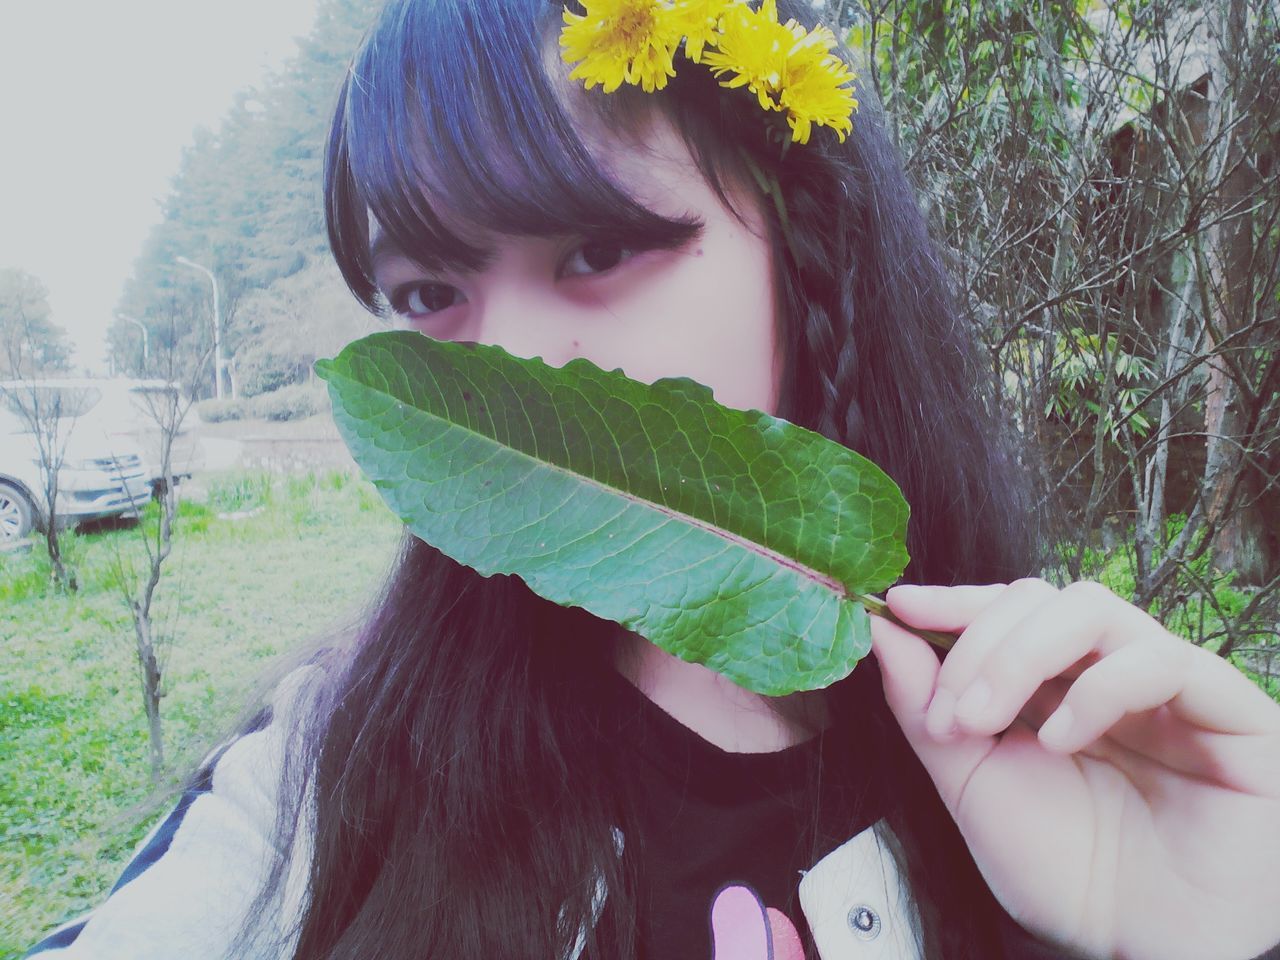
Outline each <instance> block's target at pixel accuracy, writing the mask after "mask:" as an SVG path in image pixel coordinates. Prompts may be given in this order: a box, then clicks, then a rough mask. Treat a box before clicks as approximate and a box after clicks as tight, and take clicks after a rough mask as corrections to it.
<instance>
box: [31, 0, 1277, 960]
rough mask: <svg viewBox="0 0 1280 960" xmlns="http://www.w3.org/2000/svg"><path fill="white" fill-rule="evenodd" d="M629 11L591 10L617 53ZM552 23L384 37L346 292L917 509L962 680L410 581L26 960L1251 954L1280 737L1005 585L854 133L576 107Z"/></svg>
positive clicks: (492, 23)
mask: <svg viewBox="0 0 1280 960" xmlns="http://www.w3.org/2000/svg"><path fill="white" fill-rule="evenodd" d="M649 6H650V7H652V6H653V5H649ZM703 6H706V7H709V5H705V4H704V5H703ZM644 7H645V5H644V4H641V3H627V2H625V0H611V4H610V7H609V10H610V15H612V16H613V17H615V20H614V21H612V22H614V23H617V24H624V25H626V24H633V21H629V20H625V19H623V18H625V17H628V16H631V17H633V18H634V17H638V16H640V15H642V14H644V9H643V8H644ZM780 7H781V10H780V16H781V18H782V19H784V20H785V19H786V18H788V17H794V18H796V19H797V20H798V21H799V22H800V25H801V26H802V27H811V26H812V25H813V24H812V20H811V9H810V7H809V6H808V5H807V4H804V3H801V2H799V0H796V2H789V0H783V2H781V3H780ZM664 9H665V8H664ZM681 9H682V10H683V9H686V7H681ZM750 9H752V10H753V11H760V10H764V9H765V7H764V6H758V5H756V4H754V3H753V4H751V6H750ZM636 11H639V13H637V12H636ZM597 12H598V11H597ZM650 12H651V11H650ZM570 19H571V20H572V19H573V18H572V17H571V18H570ZM575 22H577V21H575ZM634 22H638V21H634ZM562 23H563V8H562V7H561V6H560V5H559V4H556V3H550V4H548V3H546V2H545V0H395V2H392V3H390V4H389V5H388V6H387V8H386V9H385V10H384V11H383V12H382V14H381V15H380V17H379V19H378V22H377V24H376V25H375V26H374V28H373V30H372V31H371V33H370V34H369V36H368V38H367V40H366V42H365V43H364V45H363V47H362V48H361V50H360V52H359V53H358V55H357V56H356V58H355V61H354V64H353V66H352V69H351V71H350V74H349V77H348V79H347V82H346V84H345V87H344V89H343V91H342V94H341V97H340V100H339V103H338V108H337V112H336V116H335V121H334V125H333V129H332V134H331V139H330V145H329V162H328V166H327V174H326V184H325V190H326V211H327V216H328V224H329V232H330V237H331V240H332V246H333V250H334V253H335V255H336V257H337V260H338V263H339V265H340V267H341V269H342V271H343V273H344V275H345V276H346V278H347V280H348V282H349V284H350V285H351V287H352V289H353V291H354V292H355V293H356V295H357V296H358V297H359V298H360V299H361V300H362V301H363V302H364V303H365V304H366V305H368V306H369V307H370V308H371V309H375V310H379V311H382V312H385V313H387V314H389V315H391V316H394V318H395V319H396V321H397V322H399V323H402V324H406V325H408V326H410V327H412V328H413V329H416V330H419V331H421V332H423V333H425V334H428V335H430V336H432V337H437V338H441V339H453V340H460V341H472V342H484V343H493V344H500V345H502V346H503V347H505V348H506V349H507V350H509V351H510V352H512V353H513V354H516V355H519V356H525V357H532V356H541V357H542V358H543V359H544V360H546V361H547V362H549V363H551V364H553V365H560V364H562V363H564V362H566V361H568V360H569V359H572V358H574V357H587V358H589V359H590V360H592V361H593V362H595V363H596V364H597V365H599V366H601V367H603V368H606V369H611V368H613V367H622V368H623V369H624V370H625V372H626V373H627V374H628V375H630V376H632V377H634V378H636V379H640V380H645V381H652V380H654V379H656V378H658V377H662V376H689V377H692V378H694V379H696V380H698V381H700V382H702V383H705V384H707V385H708V386H710V387H712V388H713V390H714V391H715V395H716V398H717V400H719V401H720V402H721V403H724V404H726V405H729V406H735V407H741V408H757V409H761V410H765V411H768V412H771V413H773V414H775V415H777V416H780V417H783V418H785V419H788V420H790V421H792V422H795V423H799V424H801V425H803V426H806V427H809V428H811V429H813V430H817V431H820V432H821V433H823V434H825V435H826V436H828V437H830V438H832V439H834V440H837V441H840V442H842V443H845V444H848V445H850V446H852V447H854V448H856V449H858V450H859V451H861V452H863V453H865V454H866V455H868V456H869V457H871V458H872V459H873V460H875V461H876V462H877V463H879V464H880V465H881V466H882V467H883V468H884V469H885V470H887V472H888V473H889V474H890V475H892V476H893V477H894V478H895V479H896V480H897V481H898V483H899V485H900V486H901V487H902V489H903V491H904V493H905V495H906V497H907V499H908V501H909V502H910V503H911V505H912V525H911V528H910V531H909V546H910V552H911V555H912V557H913V558H914V559H913V561H912V564H911V566H910V568H909V569H908V571H907V576H906V580H907V581H909V582H910V583H913V584H917V585H915V586H908V585H903V586H899V587H896V588H894V589H892V590H890V591H889V593H888V602H889V604H890V607H891V608H892V610H893V611H894V612H895V613H896V614H897V616H898V617H900V618H901V619H902V620H903V621H905V622H906V623H907V624H910V625H913V626H915V627H919V628H930V629H938V630H945V631H951V632H953V633H956V634H959V639H958V641H957V642H956V645H955V647H954V648H953V649H952V651H951V652H950V653H949V654H948V655H947V657H946V659H945V661H944V662H942V663H939V659H938V657H937V656H936V655H935V654H934V653H933V652H932V650H931V648H929V647H928V646H927V645H926V644H925V643H924V642H923V641H922V640H919V639H918V638H917V637H916V636H914V635H913V634H911V633H909V632H907V631H905V630H903V629H900V628H898V627H895V626H893V625H891V624H889V623H888V622H886V621H883V620H877V621H875V622H874V657H869V658H867V659H866V660H865V661H864V662H863V663H861V664H860V665H858V667H857V668H856V669H855V670H854V671H853V673H852V674H851V675H850V676H849V677H847V678H846V679H845V680H842V681H839V682H837V683H836V684H834V685H832V686H831V687H829V688H828V689H825V690H822V691H815V692H810V693H805V694H799V695H793V696H790V697H784V698H777V699H770V698H765V697H761V696H758V695H755V694H752V693H749V692H747V691H745V690H743V689H740V688H737V687H735V686H734V685H732V684H731V683H729V682H728V681H726V680H724V679H723V678H722V677H720V676H718V675H717V674H714V673H712V672H710V671H709V670H707V669H706V668H705V667H702V666H701V665H699V664H696V663H687V662H684V661H682V660H678V659H676V658H674V657H672V656H670V655H669V654H666V653H665V652H663V651H661V650H659V649H658V648H657V647H655V646H653V645H651V644H649V643H647V642H646V641H645V640H643V639H642V638H640V637H638V636H636V635H634V634H631V633H628V632H627V631H625V630H623V629H621V628H620V627H617V626H616V625H613V624H609V623H605V622H603V621H600V620H597V619H596V618H594V617H591V616H589V615H587V614H585V613H583V612H582V611H580V610H574V609H567V608H561V607H558V606H556V605H554V604H551V603H548V602H546V601H543V600H541V599H539V598H538V597H536V596H534V595H533V594H532V593H531V592H530V591H529V590H528V589H527V588H526V587H525V586H524V585H523V583H522V582H521V581H520V580H518V579H517V578H514V577H500V576H499V577H493V578H487V579H486V578H483V577H480V576H478V575H477V574H475V573H474V572H472V571H470V570H468V569H466V568H462V567H460V566H459V565H457V564H455V563H454V562H452V561H451V560H449V559H448V558H446V557H444V556H443V555H442V554H440V553H439V552H437V551H436V550H434V549H433V548H432V547H431V546H429V545H427V544H426V543H423V542H421V541H418V540H416V539H413V538H407V539H406V542H405V546H404V550H403V555H402V558H401V561H400V564H399V567H398V569H397V571H396V572H395V574H394V576H393V577H392V578H391V580H390V582H389V584H388V585H387V587H386V589H385V592H384V594H383V595H382V597H381V599H380V601H379V602H378V604H377V605H376V608H375V609H374V610H373V612H372V613H371V615H370V616H369V618H368V620H367V622H366V623H365V625H364V627H363V629H362V630H360V631H359V634H358V636H356V637H354V638H352V640H351V641H350V642H349V643H344V644H340V645H337V646H334V647H332V648H328V649H325V650H323V651H320V652H319V653H317V654H316V655H315V656H314V657H313V658H312V661H311V663H310V665H309V666H307V667H305V668H301V669H299V670H298V671H295V672H294V673H292V674H290V676H289V678H288V679H287V681H286V682H285V683H283V684H282V685H281V687H280V688H279V690H278V691H277V693H276V696H275V699H274V704H273V708H272V710H270V711H267V712H265V713H264V714H262V715H261V716H260V717H259V718H258V719H257V721H256V722H255V723H253V724H251V725H250V726H249V727H248V728H246V730H245V731H243V732H242V735H241V736H239V737H238V738H237V739H235V740H234V741H233V742H231V743H230V745H229V746H227V747H226V748H224V750H222V751H220V752H219V753H217V754H215V755H214V756H213V757H211V758H210V760H209V761H208V762H207V763H206V764H205V765H204V767H203V769H202V770H201V772H200V774H199V775H198V776H197V778H196V780H195V781H194V782H193V784H192V787H191V790H189V791H188V793H187V794H186V795H185V796H184V798H183V800H182V802H181V803H180V805H179V807H178V808H177V809H176V810H175V811H174V813H173V814H172V815H171V816H170V817H169V818H168V819H167V820H166V821H165V823H163V824H161V825H160V826H159V827H158V828H157V829H156V831H155V832H154V834H153V835H152V836H151V837H150V838H148V841H147V842H146V843H145V844H144V847H143V849H142V851H141V853H140V854H139V856H138V858H137V860H135V862H134V863H133V864H132V865H131V866H130V867H129V870H128V871H127V872H126V874H125V876H124V877H123V878H122V880H121V882H120V884H118V885H117V887H116V889H115V890H114V891H113V893H112V895H111V896H110V897H109V898H108V899H107V900H106V901H105V903H104V904H103V905H102V906H100V907H99V908H98V909H97V910H96V911H94V912H93V913H92V914H90V915H89V916H88V917H87V918H84V919H82V920H80V921H77V922H76V923H74V924H71V925H69V926H68V927H66V928H64V929H63V930H60V931H58V932H56V933H55V934H54V935H53V936H52V937H51V938H50V939H49V940H48V941H46V943H45V944H44V945H42V947H41V948H38V949H37V951H36V955H37V956H40V957H42V958H52V957H59V958H73V957H117V956H118V957H130V958H133V960H137V958H148V957H176V956H182V957H188V958H193V957H210V958H212V957H219V956H237V957H238V956H252V957H258V956H263V957H297V958H333V960H336V958H370V957H395V958H403V957H432V958H461V957H502V958H526V957H527V958H530V960H532V958H538V960H548V958H562V957H565V958H569V957H591V958H598V960H606V958H607V960H615V958H617V960H621V958H632V957H646V958H655V960H656V958H675V957H679V958H686V957H689V958H708V960H709V958H711V957H715V958H718V960H739V958H741V960H756V958H758V960H766V958H771V957H772V958H779V960H782V958H785V960H800V958H802V957H808V958H818V957H820V958H822V960H845V958H858V957H883V958H916V957H928V958H946V960H952V958H964V957H972V958H999V957H1009V958H1028V957H1041V958H1043V957H1067V956H1083V957H1124V958H1132V960H1139V958H1152V960H1178V958H1186V960H1215V958H1220V960H1246V958H1252V957H1257V956H1259V955H1262V954H1263V953H1264V951H1267V950H1268V949H1269V948H1273V947H1274V945H1275V944H1276V943H1277V941H1280V909H1277V907H1280V869H1277V867H1276V863H1277V861H1278V859H1280V707H1277V705H1276V704H1274V703H1273V702H1271V701H1270V700H1269V699H1268V698H1267V697H1266V696H1265V695H1263V694H1262V693H1261V692H1260V691H1259V690H1257V689H1256V688H1255V687H1254V686H1253V685H1252V684H1251V683H1250V682H1249V681H1248V680H1247V679H1246V678H1244V677H1242V676H1241V675H1240V674H1239V673H1237V672H1236V671H1235V670H1234V669H1232V668H1231V667H1230V666H1229V665H1227V664H1225V663H1223V662H1221V661H1219V660H1218V659H1217V658H1215V657H1213V656H1211V655H1209V654H1207V653H1205V652H1203V651H1201V650H1198V649H1196V648H1193V647H1191V646H1189V645H1187V644H1184V643H1183V642H1181V641H1179V640H1177V639H1175V638H1173V637H1172V636H1171V635H1170V634H1169V633H1167V632H1166V631H1165V630H1164V629H1163V628H1162V627H1161V626H1160V625H1159V624H1158V623H1156V622H1155V621H1154V620H1152V619H1151V618H1150V617H1148V616H1147V615H1146V614H1145V613H1142V612H1141V611H1139V610H1137V609H1135V608H1134V607H1132V606H1130V605H1128V604H1126V603H1125V602H1123V601H1121V600H1119V599H1117V598H1116V597H1115V596H1113V595H1112V594H1110V593H1109V592H1108V591H1106V590H1105V589H1103V588H1101V587H1099V586H1096V585H1091V584H1074V585H1071V586H1068V587H1067V588H1065V589H1062V590H1059V589H1057V588H1055V587H1053V586H1051V585H1049V584H1048V583H1045V582H1043V581H1041V580H1036V579H1027V578H1028V577H1029V576H1030V575H1031V574H1033V573H1034V572H1035V570H1036V559H1037V553H1036V544H1035V542H1034V538H1033V536H1032V532H1033V531H1034V529H1035V524H1034V522H1033V520H1032V518H1031V515H1030V506H1029V504H1030V498H1029V497H1028V496H1027V494H1026V492H1025V491H1024V490H1023V489H1022V485H1021V484H1022V481H1021V478H1022V477H1023V476H1024V475H1025V471H1023V470H1021V469H1020V468H1019V467H1018V465H1017V463H1015V462H1014V461H1013V459H1012V458H1011V457H1010V456H1008V455H1007V453H1006V450H1005V446H1004V444H1003V443H1002V442H1000V439H999V438H1000V436H1001V432H1002V427H1001V425H999V424H998V423H997V422H995V421H994V420H993V419H992V418H991V416H990V415H989V413H988V410H987V407H986V405H985V403H984V394H983V391H982V390H981V389H980V388H978V387H975V384H981V382H982V375H981V371H982V370H983V369H984V368H983V365H982V363H981V362H980V360H979V359H978V357H977V356H976V350H975V344H974V341H973V338H972V334H971V333H970V331H968V330H967V329H966V328H965V327H964V325H963V324H962V323H961V322H960V321H959V319H958V318H957V316H956V313H955V310H954V308H953V306H952V304H951V302H950V300H949V298H948V295H947V280H946V277H945V275H944V271H943V268H942V264H941V259H940V257H939V255H938V253H937V252H936V250H935V249H934V247H933V246H932V245H931V243H930V241H929V239H928V237H927V235H926V230H925V226H924V224H923V222H922V219H921V216H920V214H919V213H918V211H917V207H916V204H915V201H914V199H913V196H912V193H911V190H910V189H909V187H908V184H907V183H906V180H905V178H904V175H903V173H902V170H901V168H900V163H899V160H898V158H897V156H896V154H895V152H894V150H893V148H892V146H891V144H890V141H889V139H888V137H887V136H886V134H885V131H884V128H883V120H882V118H880V117H879V116H877V115H876V114H875V113H874V105H872V104H869V103H866V102H865V100H866V99H867V97H866V92H865V91H860V93H861V94H862V97H863V100H864V103H863V105H862V107H861V109H860V110H859V112H857V113H856V114H854V115H853V116H852V119H851V130H848V131H847V136H843V139H842V134H844V133H846V131H845V130H844V129H841V128H839V126H838V125H833V126H835V127H836V128H835V129H827V128H824V127H822V126H819V127H816V128H815V129H813V130H812V131H811V135H810V136H809V137H808V141H807V142H803V143H802V142H795V143H792V144H790V145H789V147H788V148H787V149H786V150H785V151H783V150H782V149H780V145H779V143H778V142H777V140H776V138H774V137H771V136H769V135H768V134H767V132H766V131H767V130H768V126H769V123H770V122H772V121H774V120H776V119H777V118H776V117H769V116H767V111H765V110H763V109H762V102H761V97H760V96H758V95H753V94H756V93H758V91H754V90H743V89H733V88H727V87H725V86H722V85H721V83H720V82H719V81H720V80H721V79H724V78H725V76H724V73H723V72H722V74H721V76H719V77H717V76H716V75H715V74H714V73H713V72H712V70H711V69H709V68H708V64H709V63H710V60H709V59H708V62H707V63H700V64H694V63H692V62H691V61H690V60H688V59H685V58H677V59H676V60H675V61H674V63H675V70H674V73H675V75H674V76H671V75H670V71H668V70H667V69H666V68H665V65H664V62H663V61H662V57H661V56H660V55H657V56H656V59H651V60H650V61H647V65H645V66H643V70H641V69H640V68H637V70H636V71H635V72H634V73H632V74H631V75H630V76H629V77H623V79H641V80H646V81H647V82H648V83H647V85H649V86H654V87H660V88H661V89H656V90H653V91H646V90H644V89H642V87H643V86H645V85H646V84H645V83H640V84H638V85H636V84H629V83H622V84H610V83H608V82H607V78H606V79H604V80H599V82H598V83H595V84H593V86H592V88H591V89H587V88H586V87H585V86H584V85H583V84H582V83H581V82H579V80H578V78H577V77H573V78H571V77H569V75H568V74H569V71H570V68H569V67H568V66H567V65H566V64H565V63H564V62H563V61H562V59H561V57H560V55H559V50H558V42H557V41H558V36H559V32H560V30H561V28H562ZM651 52H652V51H651ZM687 52H688V51H686V53H687ZM660 53H661V51H659V54H660ZM644 71H648V72H644ZM588 73H589V71H588ZM623 73H627V69H624V70H623ZM641 73H644V76H643V77H641V76H640V74H641ZM581 75H582V74H581V73H579V76H581ZM588 79H590V76H588ZM615 86H616V89H611V87H615ZM606 91H607V92H606ZM799 139H801V138H800V136H799V134H798V132H797V140H799ZM770 185H772V186H770ZM766 187H768V188H769V191H770V192H768V193H767V192H766V190H765V188H766ZM774 193H776V197H775V196H774V195H773V194H774ZM778 201H780V202H778ZM784 212H785V217H786V222H785V224H784V222H783V220H782V216H783V214H784ZM924 585H928V586H924ZM1266 955H1267V956H1270V957H1280V947H1276V948H1275V949H1273V950H1272V952H1271V953H1269V954H1266Z"/></svg>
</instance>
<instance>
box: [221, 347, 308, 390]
mask: <svg viewBox="0 0 1280 960" xmlns="http://www.w3.org/2000/svg"><path fill="white" fill-rule="evenodd" d="M308 369H309V365H308V364H307V362H306V361H305V360H299V359H298V358H297V357H291V356H288V355H286V354H283V353H278V352H276V351H274V350H272V349H270V348H269V347H265V346H262V345H260V344H258V345H252V346H249V347H246V348H242V349H241V350H239V351H238V352H237V353H236V373H237V374H238V376H239V381H238V382H239V385H240V391H241V392H242V393H243V394H244V395H245V396H246V397H256V396H259V395H261V394H265V393H271V392H273V391H276V390H279V389H280V388H282V387H285V386H288V385H289V384H293V383H298V382H299V381H301V380H305V379H306V377H307V371H308Z"/></svg>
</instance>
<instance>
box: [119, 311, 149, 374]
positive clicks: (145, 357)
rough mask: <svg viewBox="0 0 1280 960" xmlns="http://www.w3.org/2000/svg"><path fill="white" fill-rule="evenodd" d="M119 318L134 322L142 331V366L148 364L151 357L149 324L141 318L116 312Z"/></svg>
mask: <svg viewBox="0 0 1280 960" xmlns="http://www.w3.org/2000/svg"><path fill="white" fill-rule="evenodd" d="M116 319H117V320H124V321H125V322H126V323H132V324H133V325H134V326H135V327H137V328H138V329H139V330H141V331H142V366H143V367H146V366H147V361H149V360H150V359H151V347H150V345H149V344H150V340H151V338H150V336H149V335H148V333H147V325H146V324H145V323H143V322H142V321H141V320H135V319H133V317H126V316H125V315H124V314H123V313H117V314H116Z"/></svg>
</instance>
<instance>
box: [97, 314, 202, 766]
mask: <svg viewBox="0 0 1280 960" xmlns="http://www.w3.org/2000/svg"><path fill="white" fill-rule="evenodd" d="M173 317H174V315H172V314H171V315H170V321H169V330H168V331H166V332H167V336H163V337H161V338H160V344H161V346H160V348H159V349H158V350H155V351H151V352H150V354H149V357H148V363H147V366H146V367H145V368H144V369H143V370H142V373H143V375H144V376H146V377H148V378H150V380H151V382H152V383H153V384H156V385H158V387H159V388H158V389H152V390H148V391H146V392H145V393H142V394H140V395H139V398H138V402H139V403H140V404H141V405H142V407H143V410H142V413H143V416H144V420H145V421H146V423H147V426H148V427H149V428H151V429H153V430H154V431H155V432H156V434H157V437H158V440H159V449H158V456H159V461H160V462H159V469H160V473H159V476H160V480H159V483H158V484H157V485H156V488H155V496H154V498H153V507H152V509H150V510H148V511H147V512H146V513H144V514H143V516H142V517H141V518H140V520H139V523H138V525H137V527H136V528H135V529H136V531H137V537H136V540H135V543H134V546H133V548H132V549H130V546H129V545H128V544H127V543H126V542H125V541H124V540H123V539H117V540H115V541H114V547H115V553H114V556H113V558H112V578H113V580H114V582H115V587H116V589H117V590H118V592H119V594H120V597H121V599H122V600H123V601H124V604H125V606H127V607H128V609H129V616H130V620H131V621H132V624H133V644H132V649H133V653H134V660H135V664H136V666H137V669H138V680H139V689H140V693H141V694H142V704H143V709H144V711H145V713H146V717H147V732H148V737H149V739H150V758H151V779H152V780H153V781H154V782H157V783H158V782H159V781H160V778H161V776H162V775H163V772H164V731H163V726H162V723H161V711H160V702H161V700H162V699H163V698H164V696H165V693H166V691H165V686H164V680H165V673H166V666H167V661H168V653H169V650H170V648H171V644H172V640H173V635H172V633H171V632H168V631H161V630H160V629H159V628H158V624H157V618H156V593H157V590H158V589H159V587H160V583H161V579H162V577H163V575H164V573H165V563H166V561H167V560H168V559H169V556H170V554H171V553H172V551H173V542H174V537H175V535H176V532H177V530H178V524H177V520H178V484H177V481H176V478H175V476H174V470H173V450H174V440H175V439H176V438H177V436H178V433H179V431H180V429H181V427H182V424H183V421H184V420H185V419H186V417H187V415H188V413H189V412H190V408H191V403H192V397H193V395H194V387H195V386H196V384H197V383H201V382H203V381H204V380H205V379H206V375H207V373H208V370H209V367H210V366H211V364H210V363H209V359H210V355H209V353H207V352H206V353H205V354H204V357H203V363H196V364H191V363H189V362H188V360H189V358H188V357H187V356H186V352H185V350H184V349H183V348H182V343H181V339H180V338H179V337H178V335H177V332H176V320H175V319H174V318H173Z"/></svg>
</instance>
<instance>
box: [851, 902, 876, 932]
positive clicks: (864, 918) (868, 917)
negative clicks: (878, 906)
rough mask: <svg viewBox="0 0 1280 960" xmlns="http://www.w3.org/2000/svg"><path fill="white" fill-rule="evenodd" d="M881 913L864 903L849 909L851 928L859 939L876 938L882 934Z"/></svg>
mask: <svg viewBox="0 0 1280 960" xmlns="http://www.w3.org/2000/svg"><path fill="white" fill-rule="evenodd" d="M880 926H881V924H880V914H878V913H876V912H875V911H874V910H872V909H871V908H870V907H868V906H867V905H866V904H864V903H860V904H858V905H857V906H856V907H851V908H850V909H849V929H850V930H852V931H853V935H854V936H855V937H857V938H858V939H859V940H874V939H875V938H876V937H878V936H880Z"/></svg>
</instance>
